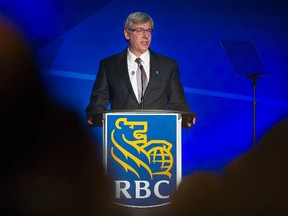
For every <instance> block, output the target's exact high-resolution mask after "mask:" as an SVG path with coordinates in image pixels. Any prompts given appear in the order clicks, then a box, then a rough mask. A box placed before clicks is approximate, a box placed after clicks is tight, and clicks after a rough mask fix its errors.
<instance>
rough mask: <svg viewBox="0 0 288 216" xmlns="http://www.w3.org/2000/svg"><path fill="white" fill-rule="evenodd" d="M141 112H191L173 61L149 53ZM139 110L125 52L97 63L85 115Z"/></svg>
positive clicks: (139, 105) (139, 106)
mask: <svg viewBox="0 0 288 216" xmlns="http://www.w3.org/2000/svg"><path fill="white" fill-rule="evenodd" d="M143 101H144V103H143V104H144V105H143V107H144V109H157V110H166V109H169V110H177V111H190V109H189V106H188V104H187V102H186V99H185V96H184V91H183V87H182V84H181V82H180V77H179V69H178V64H177V62H176V61H175V60H173V59H171V58H168V57H165V56H163V55H160V54H157V53H155V52H152V51H151V50H150V80H149V84H148V86H147V89H146V91H145V94H144V98H143ZM109 103H110V105H111V109H114V110H130V109H140V108H141V107H142V106H141V104H139V103H138V101H137V97H136V95H135V94H134V91H133V88H132V85H131V82H130V78H129V74H128V65H127V50H125V51H124V52H121V53H119V54H116V55H113V56H110V57H108V58H105V59H103V60H101V61H100V66H99V71H98V74H97V77H96V80H95V83H94V86H93V90H92V94H91V97H90V104H89V105H88V107H87V109H86V111H87V115H88V117H89V116H92V115H93V114H95V113H97V112H101V111H103V110H106V109H107V105H108V104H109Z"/></svg>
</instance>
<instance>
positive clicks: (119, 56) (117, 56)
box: [101, 50, 127, 62]
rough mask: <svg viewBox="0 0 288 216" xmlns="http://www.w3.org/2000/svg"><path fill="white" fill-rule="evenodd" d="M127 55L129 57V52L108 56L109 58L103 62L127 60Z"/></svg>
mask: <svg viewBox="0 0 288 216" xmlns="http://www.w3.org/2000/svg"><path fill="white" fill-rule="evenodd" d="M126 55H127V51H126V50H124V51H122V52H120V53H117V54H113V55H110V56H107V57H105V58H103V59H102V60H101V61H103V62H110V61H115V60H116V59H122V58H126Z"/></svg>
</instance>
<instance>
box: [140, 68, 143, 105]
mask: <svg viewBox="0 0 288 216" xmlns="http://www.w3.org/2000/svg"><path fill="white" fill-rule="evenodd" d="M140 69H141V70H142V69H143V66H142V65H140ZM141 86H142V88H141V109H144V91H143V89H144V83H143V79H142V78H141Z"/></svg>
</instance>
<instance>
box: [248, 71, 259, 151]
mask: <svg viewBox="0 0 288 216" xmlns="http://www.w3.org/2000/svg"><path fill="white" fill-rule="evenodd" d="M259 77H260V75H259V74H247V78H251V79H252V90H253V101H252V105H253V148H254V149H255V148H256V83H257V78H259Z"/></svg>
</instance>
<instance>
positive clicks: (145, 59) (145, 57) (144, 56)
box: [127, 48, 150, 66]
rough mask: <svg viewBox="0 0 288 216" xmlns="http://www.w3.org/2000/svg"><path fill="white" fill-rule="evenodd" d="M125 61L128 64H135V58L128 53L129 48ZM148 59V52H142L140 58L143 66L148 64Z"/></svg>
mask: <svg viewBox="0 0 288 216" xmlns="http://www.w3.org/2000/svg"><path fill="white" fill-rule="evenodd" d="M127 50H128V52H127V59H128V62H129V63H132V62H135V59H136V58H137V57H136V56H135V55H134V54H133V53H132V52H130V50H129V48H128V49H127ZM149 57H150V52H149V50H147V51H146V52H144V53H143V54H142V55H141V56H140V58H141V60H142V63H143V66H144V65H145V64H146V65H147V64H148V63H149Z"/></svg>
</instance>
